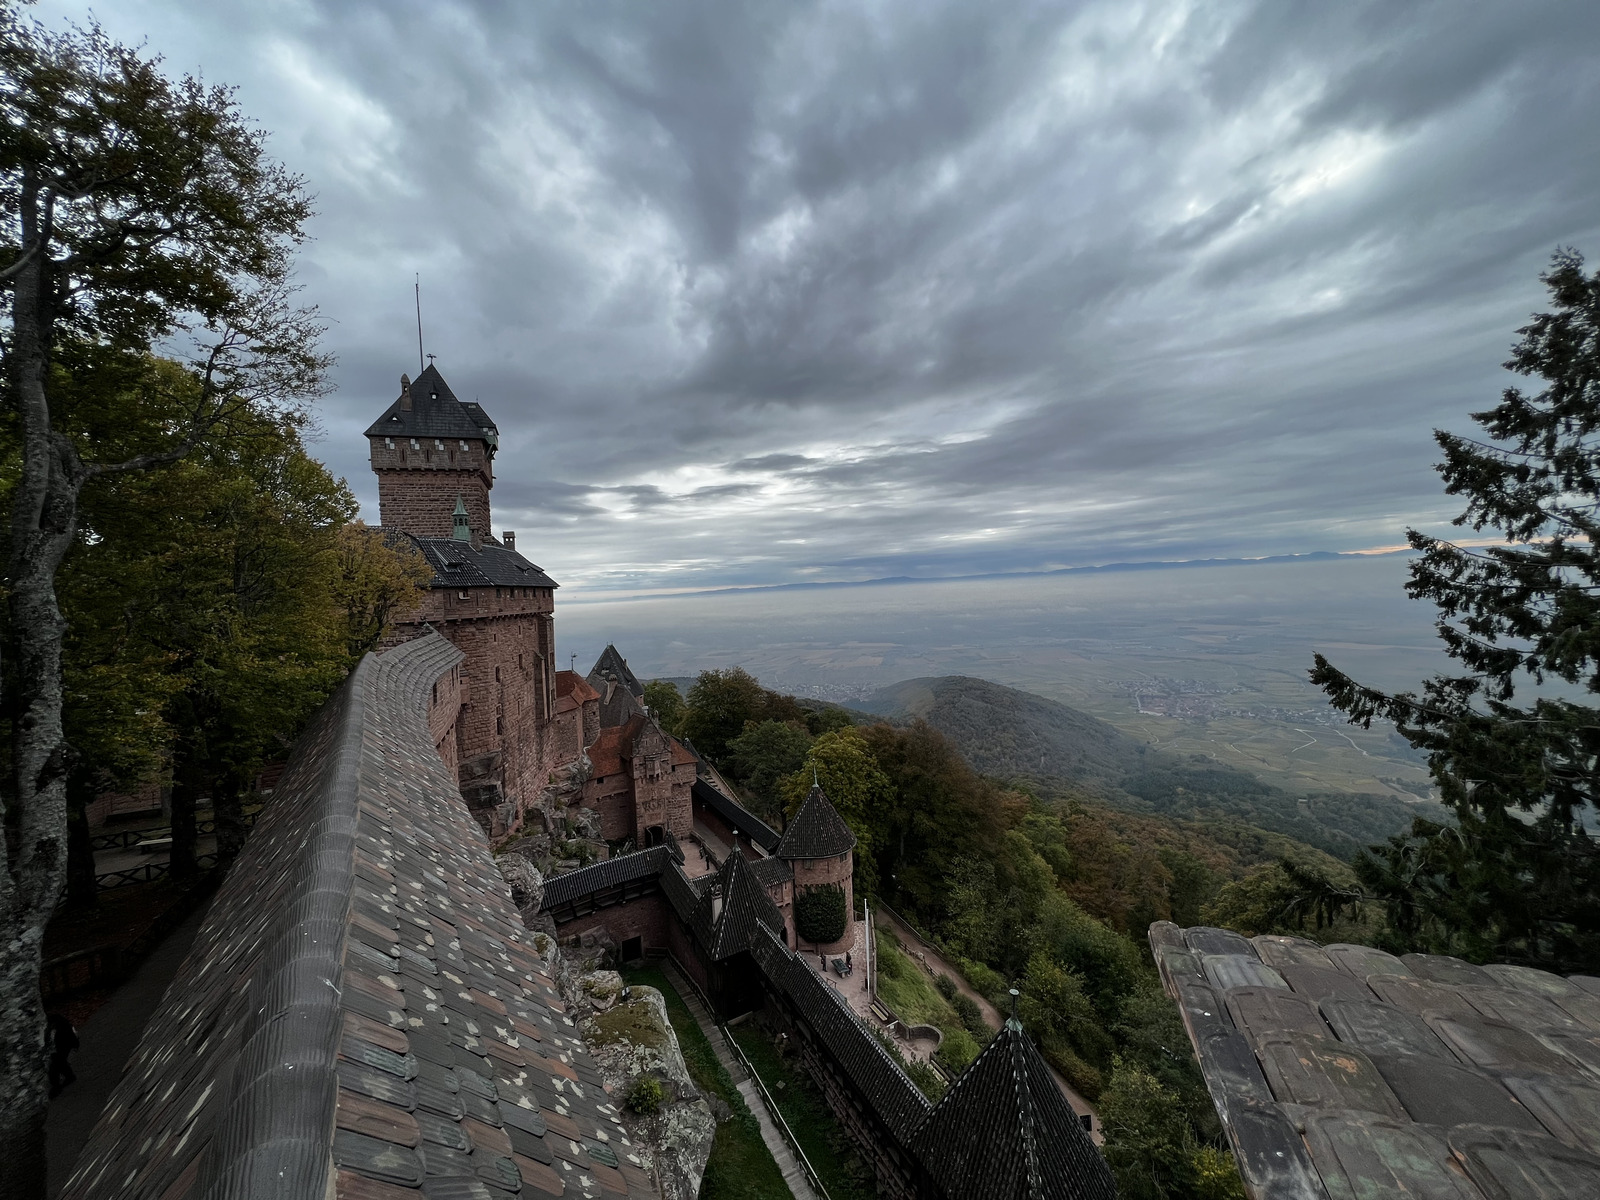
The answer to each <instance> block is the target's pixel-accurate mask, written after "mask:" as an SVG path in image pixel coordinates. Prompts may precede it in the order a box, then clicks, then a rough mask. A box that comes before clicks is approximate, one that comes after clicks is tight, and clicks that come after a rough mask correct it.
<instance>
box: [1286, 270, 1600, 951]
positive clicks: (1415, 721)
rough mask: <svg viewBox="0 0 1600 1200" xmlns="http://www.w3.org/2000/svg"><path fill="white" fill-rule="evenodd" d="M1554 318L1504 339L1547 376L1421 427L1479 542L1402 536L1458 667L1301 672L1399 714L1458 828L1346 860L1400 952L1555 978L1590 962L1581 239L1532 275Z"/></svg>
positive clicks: (1593, 487)
mask: <svg viewBox="0 0 1600 1200" xmlns="http://www.w3.org/2000/svg"><path fill="white" fill-rule="evenodd" d="M1541 278H1542V279H1543V281H1544V283H1545V284H1546V286H1547V287H1548V289H1549V292H1550V298H1551V304H1552V311H1550V312H1546V313H1541V314H1538V315H1536V316H1535V317H1534V319H1533V322H1532V323H1531V324H1529V325H1527V326H1525V327H1523V328H1522V329H1520V330H1519V331H1518V333H1519V334H1520V335H1521V340H1520V341H1518V342H1517V344H1516V346H1515V347H1514V348H1513V351H1512V356H1511V358H1510V360H1509V361H1508V362H1507V363H1506V364H1505V365H1506V367H1507V368H1508V369H1509V370H1512V371H1515V372H1517V373H1518V374H1521V375H1526V376H1529V377H1532V378H1538V379H1542V380H1543V381H1544V387H1543V388H1542V390H1540V391H1539V392H1538V394H1537V395H1527V394H1525V393H1524V392H1523V391H1522V390H1521V389H1520V388H1516V387H1511V388H1507V389H1506V390H1505V392H1504V394H1503V395H1502V397H1501V400H1500V403H1499V404H1497V405H1496V406H1495V407H1494V408H1492V409H1489V410H1487V411H1485V412H1480V413H1474V414H1473V419H1474V420H1475V421H1476V422H1477V423H1478V424H1479V425H1480V426H1481V427H1482V429H1483V431H1484V434H1485V435H1486V436H1485V437H1483V438H1474V437H1464V436H1460V435H1457V434H1452V433H1446V432H1442V431H1441V432H1437V433H1436V434H1435V436H1436V438H1437V440H1438V443H1439V445H1440V447H1441V448H1442V449H1443V451H1444V461H1443V462H1442V463H1441V464H1439V467H1438V470H1439V473H1440V475H1441V476H1443V478H1444V481H1445V490H1446V492H1448V493H1449V494H1450V495H1453V496H1462V497H1465V499H1466V509H1465V511H1464V512H1462V514H1461V515H1460V516H1459V517H1457V518H1456V521H1455V523H1456V524H1457V525H1460V526H1464V527H1467V528H1469V529H1471V530H1473V531H1474V532H1477V533H1482V532H1484V531H1486V530H1488V531H1493V533H1494V534H1495V535H1497V536H1496V539H1495V541H1494V542H1493V543H1491V544H1490V545H1488V546H1485V547H1482V548H1476V547H1471V546H1467V545H1461V544H1456V543H1452V542H1449V541H1444V540H1441V539H1437V538H1433V537H1429V536H1427V535H1426V534H1422V533H1419V532H1417V531H1415V530H1411V531H1409V532H1408V537H1409V539H1410V542H1411V545H1412V546H1413V547H1414V548H1415V549H1416V550H1417V551H1418V553H1419V557H1418V558H1417V560H1416V561H1415V562H1414V563H1413V564H1412V567H1411V578H1410V581H1409V582H1408V584H1407V585H1406V590H1407V592H1408V593H1409V594H1410V595H1411V596H1412V597H1413V598H1414V599H1425V600H1431V601H1432V602H1433V603H1434V604H1435V605H1437V606H1438V609H1439V617H1438V621H1437V628H1438V631H1439V636H1440V638H1441V639H1442V641H1443V643H1444V648H1445V650H1446V652H1447V653H1448V654H1449V655H1450V656H1451V658H1453V659H1455V660H1456V662H1458V663H1459V664H1460V666H1461V670H1460V671H1459V673H1450V674H1441V675H1437V676H1435V677H1434V678H1432V679H1430V680H1428V681H1427V682H1426V683H1424V684H1423V686H1422V689H1421V692H1420V694H1418V693H1411V692H1405V693H1400V694H1395V695H1389V694H1386V693H1383V692H1380V691H1377V690H1374V689H1372V688H1369V687H1363V686H1362V685H1360V684H1359V683H1357V682H1356V681H1354V680H1352V679H1351V678H1350V677H1349V676H1347V675H1345V674H1344V673H1343V672H1341V671H1339V670H1337V669H1336V668H1334V667H1333V666H1332V665H1331V664H1330V663H1329V662H1328V661H1327V660H1326V659H1325V658H1323V657H1322V656H1321V655H1320V654H1319V655H1317V656H1316V665H1315V667H1314V669H1313V670H1312V672H1311V678H1312V681H1313V682H1314V683H1316V684H1317V685H1318V686H1320V687H1321V688H1322V689H1323V690H1324V691H1325V692H1326V693H1327V694H1328V696H1329V698H1330V699H1331V701H1332V702H1333V704H1334V705H1335V706H1336V707H1338V708H1339V709H1341V710H1342V711H1343V712H1345V713H1346V714H1347V715H1348V716H1349V719H1350V720H1351V721H1352V722H1353V723H1357V724H1361V725H1364V726H1365V725H1370V723H1371V722H1372V721H1373V720H1374V719H1383V720H1389V721H1392V722H1394V724H1395V726H1396V728H1397V729H1398V731H1399V732H1400V734H1401V735H1402V736H1403V737H1405V739H1406V740H1407V741H1408V742H1410V743H1411V744H1412V745H1413V746H1415V747H1417V748H1419V749H1421V750H1425V751H1426V752H1427V754H1428V759H1429V765H1430V767H1431V769H1432V772H1433V776H1434V779H1435V780H1436V782H1437V784H1438V786H1439V789H1440V792H1441V794H1442V797H1443V799H1444V802H1445V804H1446V805H1447V806H1448V807H1449V808H1450V809H1451V810H1452V813H1453V816H1454V821H1453V823H1452V824H1449V825H1443V824H1437V823H1433V822H1428V821H1422V820H1418V821H1416V822H1415V823H1414V826H1413V828H1412V831H1411V832H1410V833H1409V834H1408V835H1403V836H1398V837H1395V838H1392V839H1390V841H1389V842H1388V843H1387V844H1385V845H1382V846H1378V847H1374V848H1373V849H1372V851H1370V852H1368V853H1366V854H1364V855H1363V856H1362V857H1361V858H1360V859H1359V860H1358V862H1357V873H1358V875H1359V876H1360V878H1361V880H1362V882H1363V883H1364V884H1365V885H1366V886H1367V887H1368V888H1370V889H1371V890H1372V891H1373V892H1375V893H1376V894H1377V896H1378V897H1379V898H1381V899H1382V900H1383V901H1385V903H1386V906H1387V910H1388V925H1389V934H1390V936H1391V937H1392V939H1393V941H1394V942H1395V943H1396V946H1397V947H1398V948H1409V949H1421V950H1436V951H1444V952H1449V953H1455V954H1460V955H1463V956H1465V957H1468V958H1472V959H1476V960H1478V961H1486V960H1490V959H1494V960H1502V961H1515V962H1522V963H1527V964H1531V965H1537V966H1542V967H1547V968H1550V969H1552V970H1557V971H1564V972H1565V971H1581V970H1587V971H1594V970H1597V969H1600V853H1597V847H1596V844H1595V841H1594V839H1593V837H1591V836H1590V835H1589V834H1588V833H1587V832H1586V830H1585V828H1584V826H1585V823H1586V822H1588V823H1590V824H1592V823H1593V817H1594V815H1595V808H1596V804H1597V802H1600V762H1597V755H1600V707H1597V706H1596V702H1595V701H1594V695H1595V693H1597V692H1600V273H1596V274H1594V275H1585V274H1584V264H1583V258H1582V257H1581V256H1580V255H1579V254H1578V253H1577V252H1575V251H1572V250H1562V251H1559V252H1557V254H1556V255H1555V257H1554V259H1553V261H1552V263H1551V267H1550V269H1549V270H1548V271H1547V272H1546V273H1545V274H1544V275H1543V276H1542V277H1541Z"/></svg>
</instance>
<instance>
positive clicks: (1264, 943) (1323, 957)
mask: <svg viewBox="0 0 1600 1200" xmlns="http://www.w3.org/2000/svg"><path fill="white" fill-rule="evenodd" d="M1250 944H1251V945H1252V946H1254V947H1255V948H1256V953H1257V954H1259V955H1260V956H1261V961H1262V962H1264V963H1266V964H1267V965H1268V966H1269V967H1277V968H1279V969H1280V970H1281V969H1282V968H1284V967H1321V968H1323V969H1324V970H1329V971H1332V970H1335V969H1336V968H1335V967H1334V965H1333V960H1332V959H1331V958H1329V957H1328V955H1327V952H1326V951H1325V950H1323V948H1322V947H1321V946H1319V945H1318V944H1317V943H1316V942H1313V941H1311V940H1310V939H1308V938H1301V937H1281V936H1279V935H1277V934H1261V935H1260V936H1259V937H1253V938H1251V939H1250Z"/></svg>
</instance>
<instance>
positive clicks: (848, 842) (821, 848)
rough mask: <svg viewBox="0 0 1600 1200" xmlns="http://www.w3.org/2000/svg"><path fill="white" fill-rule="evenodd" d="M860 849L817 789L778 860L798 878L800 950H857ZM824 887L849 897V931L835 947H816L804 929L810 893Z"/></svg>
mask: <svg viewBox="0 0 1600 1200" xmlns="http://www.w3.org/2000/svg"><path fill="white" fill-rule="evenodd" d="M855 848H856V835H855V834H853V833H851V832H850V826H848V825H846V824H845V823H844V818H843V817H841V816H840V815H839V810H838V809H836V808H834V807H833V804H832V803H831V802H830V801H829V800H828V797H827V796H825V795H824V794H823V791H822V788H821V786H820V785H813V786H812V788H811V792H810V794H809V795H808V796H806V798H805V800H804V802H803V803H802V804H801V805H800V811H799V812H797V813H795V814H794V819H793V820H792V821H790V822H789V827H788V829H786V830H784V834H783V840H782V841H780V842H779V843H778V849H777V851H776V857H778V858H781V859H782V860H783V861H784V862H786V863H788V864H789V869H790V871H791V872H793V874H794V911H795V923H796V926H797V930H796V932H797V933H799V934H800V943H801V949H813V950H817V951H820V952H821V953H824V954H837V953H840V952H841V951H844V950H847V949H849V948H850V947H851V946H852V945H854V942H855V913H856V898H855V889H854V884H853V878H854V874H855ZM819 888H839V889H841V890H842V891H843V892H844V932H843V933H842V934H841V935H840V936H839V937H837V938H835V939H834V940H833V941H831V942H822V943H820V944H813V943H811V942H810V941H809V939H807V938H806V937H805V934H804V931H803V930H801V929H799V921H800V913H801V911H802V909H803V908H804V906H805V905H804V897H805V895H806V893H807V892H811V891H815V890H817V889H819Z"/></svg>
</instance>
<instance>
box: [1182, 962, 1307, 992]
mask: <svg viewBox="0 0 1600 1200" xmlns="http://www.w3.org/2000/svg"><path fill="white" fill-rule="evenodd" d="M1200 966H1201V968H1202V969H1203V970H1204V971H1205V973H1206V978H1207V979H1209V980H1210V981H1211V986H1213V987H1215V988H1216V989H1218V991H1224V992H1225V991H1227V990H1228V989H1229V988H1238V987H1252V988H1255V987H1266V988H1283V989H1285V990H1287V989H1288V987H1289V985H1288V984H1287V983H1285V982H1284V980H1283V976H1282V975H1279V974H1278V972H1277V971H1276V970H1274V969H1273V968H1272V967H1269V966H1267V964H1266V963H1264V962H1262V961H1261V960H1260V959H1259V958H1257V957H1255V955H1253V954H1202V955H1201V956H1200Z"/></svg>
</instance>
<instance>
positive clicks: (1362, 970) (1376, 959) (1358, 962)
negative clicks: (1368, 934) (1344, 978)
mask: <svg viewBox="0 0 1600 1200" xmlns="http://www.w3.org/2000/svg"><path fill="white" fill-rule="evenodd" d="M1322 952H1323V953H1324V954H1326V955H1327V956H1328V957H1329V958H1331V959H1332V960H1333V965H1334V966H1336V967H1338V968H1339V970H1341V971H1347V972H1349V973H1350V974H1351V975H1354V976H1355V977H1356V978H1357V979H1365V978H1366V977H1367V976H1368V975H1409V974H1411V968H1410V967H1408V966H1406V964H1405V963H1403V962H1401V961H1400V960H1399V959H1398V958H1396V957H1395V956H1394V955H1392V954H1389V953H1386V952H1385V951H1382V950H1374V949H1373V948H1372V947H1371V946H1357V945H1354V944H1352V943H1350V942H1334V943H1333V944H1332V945H1330V946H1324V947H1323V948H1322Z"/></svg>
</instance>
